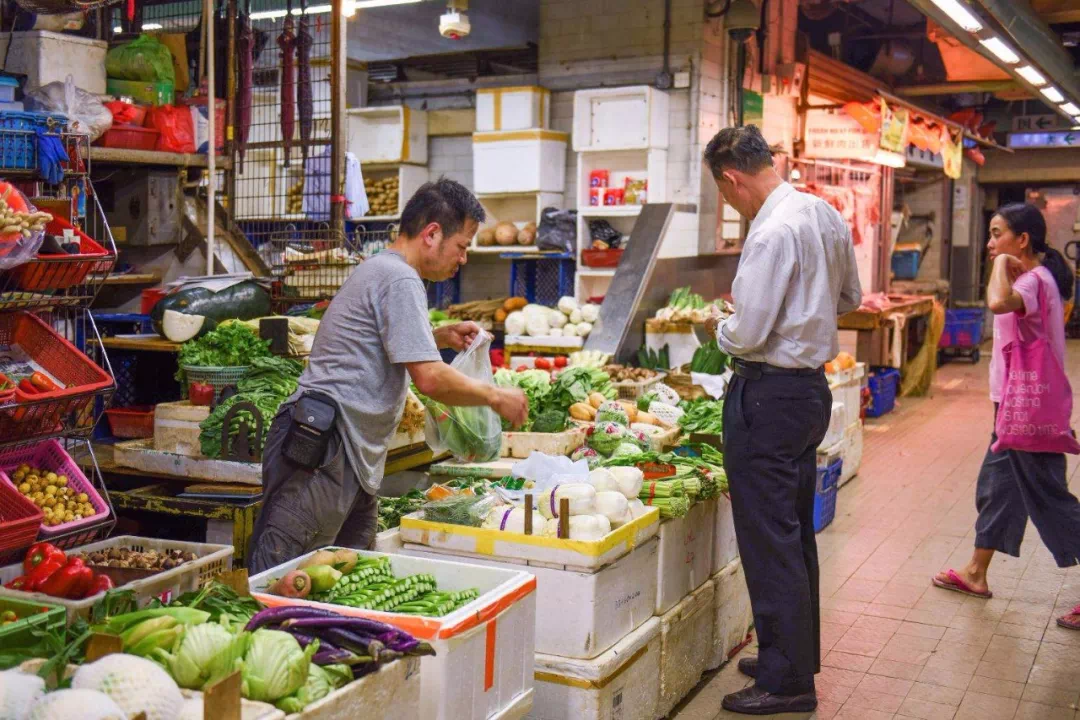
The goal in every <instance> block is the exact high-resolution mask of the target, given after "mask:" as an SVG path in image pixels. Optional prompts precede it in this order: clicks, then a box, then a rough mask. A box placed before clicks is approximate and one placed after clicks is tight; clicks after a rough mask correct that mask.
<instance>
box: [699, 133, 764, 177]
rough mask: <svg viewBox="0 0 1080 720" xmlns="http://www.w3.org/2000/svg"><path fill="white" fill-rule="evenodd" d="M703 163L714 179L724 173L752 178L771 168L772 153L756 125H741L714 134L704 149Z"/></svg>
mask: <svg viewBox="0 0 1080 720" xmlns="http://www.w3.org/2000/svg"><path fill="white" fill-rule="evenodd" d="M705 162H707V163H708V164H709V169H710V170H711V171H712V174H713V177H715V178H718V177H720V176H721V175H722V174H723V172H724V171H725V170H738V171H739V172H744V173H747V174H750V175H753V174H755V173H758V172H760V171H761V170H764V169H765V168H767V167H772V162H773V152H772V150H771V149H770V148H769V143H768V142H767V141H766V140H765V137H764V136H763V135H762V134H761V131H760V130H758V128H757V125H743V126H742V127H730V128H724V129H723V130H721V131H720V132H718V133H716V136H715V137H714V138H713V139H712V140H710V141H709V144H708V146H707V147H706V148H705Z"/></svg>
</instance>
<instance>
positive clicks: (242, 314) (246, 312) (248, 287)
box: [150, 280, 270, 336]
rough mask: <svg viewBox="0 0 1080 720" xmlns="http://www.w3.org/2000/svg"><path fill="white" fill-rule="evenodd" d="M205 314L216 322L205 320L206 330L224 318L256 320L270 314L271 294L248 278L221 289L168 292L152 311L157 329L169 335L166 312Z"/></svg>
mask: <svg viewBox="0 0 1080 720" xmlns="http://www.w3.org/2000/svg"><path fill="white" fill-rule="evenodd" d="M166 310H172V311H174V312H178V313H183V314H185V315H202V316H203V317H205V318H206V319H207V320H211V321H213V322H210V323H204V326H203V328H202V330H203V331H206V330H209V329H211V328H212V327H213V326H214V325H216V324H217V323H220V322H221V321H222V320H233V319H235V320H253V319H255V318H259V317H265V316H267V315H269V314H270V293H269V292H267V291H266V290H265V289H264V288H263V287H262V286H261V285H260V284H259V283H257V282H255V281H254V280H245V281H244V282H242V283H237V284H236V285H233V286H232V287H229V288H226V289H224V290H222V291H221V292H217V293H215V292H213V291H211V290H207V289H206V288H203V287H193V288H187V289H185V290H178V291H177V292H174V293H171V294H169V295H166V296H165V297H163V298H162V299H161V300H159V301H158V303H157V305H155V306H154V309H153V310H152V311H151V312H150V320H151V322H152V323H153V326H154V332H156V333H157V334H158V335H161V336H165V328H164V319H165V311H166Z"/></svg>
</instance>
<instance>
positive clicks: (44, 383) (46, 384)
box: [30, 372, 63, 393]
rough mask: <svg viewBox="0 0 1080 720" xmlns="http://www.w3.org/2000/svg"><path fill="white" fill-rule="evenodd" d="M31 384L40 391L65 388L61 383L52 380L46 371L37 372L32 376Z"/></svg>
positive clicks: (54, 390) (45, 391)
mask: <svg viewBox="0 0 1080 720" xmlns="http://www.w3.org/2000/svg"><path fill="white" fill-rule="evenodd" d="M30 384H31V385H33V386H34V387H35V388H37V389H38V392H43V393H47V392H56V391H57V390H63V388H61V387H60V386H59V385H57V384H56V383H54V382H53V381H52V378H50V377H49V376H48V375H46V374H45V373H40V372H36V373H34V374H33V375H31V376H30Z"/></svg>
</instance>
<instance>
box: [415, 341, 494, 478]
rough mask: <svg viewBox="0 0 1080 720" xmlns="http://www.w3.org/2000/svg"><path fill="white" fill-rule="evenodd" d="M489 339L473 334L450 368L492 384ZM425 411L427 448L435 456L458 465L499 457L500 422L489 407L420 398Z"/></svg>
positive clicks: (488, 460)
mask: <svg viewBox="0 0 1080 720" xmlns="http://www.w3.org/2000/svg"><path fill="white" fill-rule="evenodd" d="M490 346H491V336H490V335H488V334H487V333H481V334H480V335H477V337H476V340H474V341H473V344H472V345H470V346H469V347H468V348H467V349H466V350H465V351H464V352H461V353H459V354H458V356H457V357H455V358H454V361H453V362H452V363H450V367H452V368H454V369H455V370H457V371H458V372H460V373H461V374H462V375H466V376H468V377H470V378H472V379H473V380H476V381H478V382H482V383H487V384H489V385H490V384H492V381H491V358H490V357H489V356H488V348H489V347H490ZM424 405H425V407H426V410H427V412H426V413H425V418H424V428H425V433H426V440H427V444H428V446H430V447H431V449H432V450H434V451H435V452H436V453H442V452H446V451H449V452H450V454H451V455H453V456H454V459H455V460H458V461H461V462H490V461H491V460H494V459H495V458H497V457H499V448H500V446H501V445H502V421H501V420H500V419H499V415H498V414H497V413H496V412H495V411H494V410H492V409H491V408H489V407H451V406H447V405H443V404H442V403H440V402H436V401H434V400H432V399H431V398H425V399H424Z"/></svg>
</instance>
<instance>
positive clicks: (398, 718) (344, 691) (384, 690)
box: [260, 657, 421, 720]
mask: <svg viewBox="0 0 1080 720" xmlns="http://www.w3.org/2000/svg"><path fill="white" fill-rule="evenodd" d="M420 662H421V659H420V658H415V657H408V658H402V659H401V660H397V661H395V662H392V663H390V664H389V665H383V666H382V667H381V668H379V671H378V672H374V673H372V674H371V675H366V676H364V677H362V678H360V679H359V680H354V681H352V682H351V683H349V684H348V685H346V686H345V687H342V688H338V689H337V690H335V691H334V692H332V693H330V694H329V695H327V696H326V697H324V698H322V699H321V700H316V701H315V702H313V703H312V704H311V705H308V706H307V707H306V708H304V710H303V712H299V713H293V714H292V715H287V716H286V719H287V720H351V719H352V718H355V717H356V709H357V708H358V707H363V708H364V718H365V719H366V720H367V719H370V720H419V718H420V717H421V715H420ZM260 720H261V718H260Z"/></svg>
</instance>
